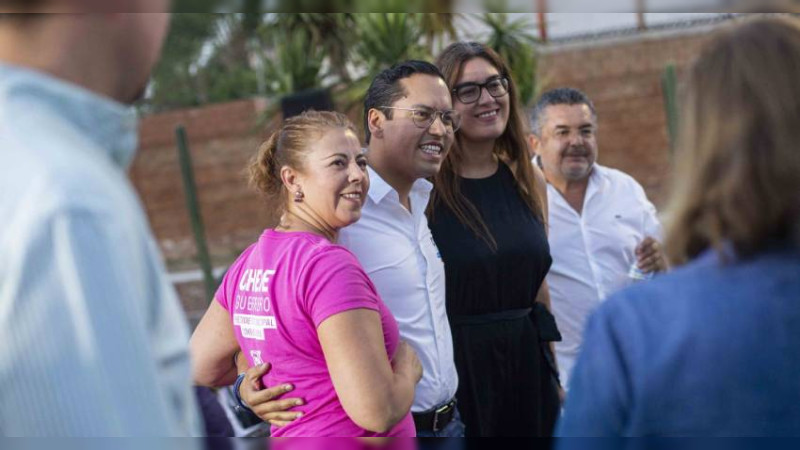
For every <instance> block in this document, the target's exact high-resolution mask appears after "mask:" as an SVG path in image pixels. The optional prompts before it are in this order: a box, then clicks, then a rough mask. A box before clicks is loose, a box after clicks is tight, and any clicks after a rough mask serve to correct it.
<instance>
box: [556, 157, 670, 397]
mask: <svg viewBox="0 0 800 450" xmlns="http://www.w3.org/2000/svg"><path fill="white" fill-rule="evenodd" d="M547 199H548V206H549V241H550V251H551V254H552V257H553V265H552V266H551V267H550V272H549V274H548V275H547V283H548V286H549V288H550V298H551V305H552V310H553V314H554V315H555V317H556V322H557V324H558V329H559V331H560V332H561V335H562V337H563V340H562V341H561V342H557V343H556V345H555V347H556V356H557V359H558V366H559V371H560V373H561V381H562V384H563V385H564V387H565V388H568V386H569V380H568V377H569V374H570V373H571V372H572V367H573V365H574V363H575V358H576V357H577V355H578V352H579V350H580V347H581V339H582V336H583V327H584V323H585V321H586V319H587V318H588V316H589V314H590V313H591V312H592V311H593V310H594V309H595V308H596V307H597V306H598V305H599V304H600V303H601V302H602V301H603V300H604V299H606V298H607V297H608V296H609V295H610V294H612V293H613V292H615V291H617V290H619V289H621V288H623V287H625V286H627V285H629V284H630V283H631V282H632V281H633V280H632V279H630V278H629V277H628V271H629V269H630V267H631V265H632V264H633V263H634V262H635V260H636V257H635V255H634V250H635V248H636V246H637V244H638V243H639V242H641V241H642V240H643V239H644V238H645V237H646V236H652V237H655V238H656V239H659V240H660V237H661V224H660V223H659V221H658V217H657V216H656V209H655V207H654V206H653V204H652V203H650V201H649V200H648V199H647V196H646V195H645V192H644V189H642V187H641V185H639V183H637V182H636V180H634V179H633V178H632V177H631V176H629V175H627V174H625V173H623V172H620V171H619V170H616V169H611V168H608V167H603V166H600V165H598V164H595V165H594V168H593V169H592V173H591V175H590V178H589V185H588V187H587V190H586V197H585V199H584V203H583V211H582V213H581V214H578V212H577V211H575V210H574V209H573V208H572V207H571V206H570V205H569V204H568V203H567V201H566V200H565V199H564V197H563V196H562V195H561V193H560V192H558V190H557V189H556V188H554V187H553V186H551V185H550V184H548V186H547Z"/></svg>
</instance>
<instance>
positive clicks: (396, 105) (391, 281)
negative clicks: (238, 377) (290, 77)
mask: <svg viewBox="0 0 800 450" xmlns="http://www.w3.org/2000/svg"><path fill="white" fill-rule="evenodd" d="M452 106H453V104H452V100H451V97H450V92H449V90H448V88H447V84H446V83H445V80H444V76H443V75H442V74H441V72H440V71H439V69H437V68H436V66H434V65H433V64H430V63H427V62H423V61H406V62H402V63H399V64H396V65H394V66H392V67H391V68H389V69H386V70H384V71H383V72H381V73H380V74H378V75H377V76H376V77H375V79H373V81H372V84H371V85H370V87H369V89H368V91H367V94H366V97H365V99H364V129H365V133H366V142H367V145H368V150H367V158H368V161H369V169H368V171H369V178H370V189H369V194H368V196H367V201H366V204H365V205H364V207H363V208H362V210H361V219H359V221H358V222H356V223H355V224H353V225H350V226H348V227H346V228H344V229H343V230H342V231H341V232H340V233H339V244H341V245H344V246H345V247H347V248H348V249H350V250H351V251H352V252H353V253H354V254H355V255H356V256H357V257H358V259H359V261H360V262H361V264H362V266H364V269H365V270H366V271H367V273H368V274H369V276H370V278H371V279H372V281H373V283H374V284H375V287H376V288H377V289H378V293H379V294H380V295H381V298H382V299H383V301H384V302H385V303H386V305H387V306H388V307H389V309H390V310H391V311H392V313H393V314H394V317H395V319H397V323H398V325H399V327H400V335H401V338H402V339H403V340H405V341H407V342H408V343H409V344H411V346H412V347H413V348H414V350H415V351H416V352H417V355H418V356H419V359H420V361H421V362H422V367H423V374H422V380H420V382H419V384H417V388H416V394H415V398H414V404H413V405H412V407H411V411H412V413H413V416H414V422H415V424H416V427H417V435H418V436H432V437H462V436H463V435H464V425H463V423H462V422H461V420H460V418H459V415H458V411H457V409H456V405H455V399H454V396H455V393H456V388H457V387H458V375H457V374H456V368H455V363H454V359H453V340H452V335H451V333H450V324H449V322H448V320H447V313H446V311H445V291H444V289H445V282H444V265H443V263H442V258H441V256H440V254H439V249H438V248H437V247H436V244H435V243H434V241H433V236H432V235H431V232H430V229H429V228H428V221H427V219H426V217H425V208H426V206H427V204H428V198H429V196H430V192H431V189H432V188H433V186H432V185H431V183H429V182H428V181H427V180H425V178H428V177H431V176H433V175H435V174H436V173H437V172H438V171H439V168H440V167H441V165H442V161H444V157H445V155H446V154H447V151H448V150H449V149H450V146H451V145H452V143H453V140H454V135H455V132H456V130H457V129H458V127H459V125H460V123H461V117H460V114H459V113H458V112H457V111H454V110H453V109H452ZM261 370H262V372H259V371H258V369H250V370H249V371H248V373H247V376H246V377H248V378H251V379H255V377H257V376H258V375H259V374H261V373H263V370H264V369H261ZM240 392H241V394H240V395H241V397H242V399H243V400H244V402H245V403H248V404H249V405H250V406H251V407H255V405H253V402H259V403H261V407H260V408H254V409H257V410H260V411H265V410H269V411H274V412H272V413H268V414H261V417H262V419H264V420H268V421H270V422H271V423H272V424H273V425H278V426H280V425H281V424H283V423H285V422H284V420H292V419H293V418H294V416H293V413H292V412H291V411H285V409H286V407H287V406H288V405H284V404H282V403H281V402H280V401H274V402H264V400H263V398H264V397H266V396H267V394H266V393H264V392H261V393H260V394H259V393H257V392H256V391H255V390H254V383H244V384H242V387H241V389H240ZM267 403H272V404H271V405H267ZM265 407H266V408H265ZM281 409H283V410H284V411H279V410H281ZM273 418H277V420H272V419H273Z"/></svg>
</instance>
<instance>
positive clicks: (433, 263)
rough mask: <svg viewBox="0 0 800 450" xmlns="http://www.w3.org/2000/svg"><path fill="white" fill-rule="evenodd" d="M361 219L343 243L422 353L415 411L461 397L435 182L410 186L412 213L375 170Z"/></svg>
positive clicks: (344, 233) (371, 172)
mask: <svg viewBox="0 0 800 450" xmlns="http://www.w3.org/2000/svg"><path fill="white" fill-rule="evenodd" d="M368 170H369V178H370V189H369V195H368V197H367V201H366V204H365V205H364V208H363V209H362V211H361V219H359V221H358V222H356V223H354V224H353V225H350V226H348V227H346V228H344V229H342V230H341V231H340V232H339V243H340V244H341V245H344V246H345V247H347V248H348V249H350V251H352V252H353V253H354V254H355V255H356V257H358V259H359V261H360V262H361V264H362V265H363V266H364V270H366V272H367V274H369V276H370V278H371V279H372V282H373V283H374V284H375V287H376V288H377V290H378V293H379V294H380V296H381V299H383V301H384V303H386V305H387V306H388V307H389V309H390V310H391V311H392V314H394V317H395V319H397V323H398V325H399V327H400V337H401V338H402V339H403V340H405V341H407V342H408V343H409V344H410V345H411V346H412V347H413V348H414V350H415V351H416V352H417V355H418V356H419V359H420V362H421V363H422V369H423V373H422V380H420V382H419V384H417V390H416V395H415V396H414V404H413V406H412V407H411V410H412V411H413V412H422V411H427V410H429V409H431V408H433V407H435V406H439V405H441V404H443V403H445V402H447V401H449V400H450V399H451V398H453V396H454V395H455V393H456V388H457V387H458V375H457V374H456V367H455V363H454V360H453V337H452V334H451V333H450V323H449V322H448V321H447V313H446V311H445V297H444V294H445V283H444V264H443V263H442V257H441V255H440V254H439V249H438V248H436V244H435V243H434V241H433V236H432V235H431V231H430V229H429V228H428V220H427V219H426V218H425V207H426V206H427V204H428V199H429V197H430V192H431V189H432V187H433V186H432V185H431V183H429V182H427V181H425V180H423V179H420V180H417V181H416V182H415V183H414V186H413V187H412V188H411V193H410V195H409V200H410V203H411V212H409V211H408V210H407V209H406V208H405V207H403V205H401V204H400V197H399V196H398V194H397V191H395V190H394V189H393V188H392V187H391V186H389V184H387V183H386V182H385V181H384V180H383V179H382V178H381V177H380V176H379V175H378V174H377V173H376V172H375V171H374V170H372V168H369V169H368Z"/></svg>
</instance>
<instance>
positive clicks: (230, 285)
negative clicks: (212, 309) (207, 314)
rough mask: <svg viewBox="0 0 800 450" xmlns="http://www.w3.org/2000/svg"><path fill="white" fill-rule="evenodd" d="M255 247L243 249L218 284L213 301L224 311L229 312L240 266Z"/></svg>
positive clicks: (240, 269)
mask: <svg viewBox="0 0 800 450" xmlns="http://www.w3.org/2000/svg"><path fill="white" fill-rule="evenodd" d="M255 245H256V244H253V245H251V246H250V247H247V249H245V251H243V252H242V254H241V255H239V257H238V258H236V261H234V262H233V264H231V265H230V267H228V270H227V271H225V276H224V277H222V282H220V284H219V287H218V288H217V292H216V293H215V294H214V299H216V300H217V302H219V304H220V305H221V306H222V307H223V308H225V310H226V311H230V310H231V303H230V299H231V298H232V297H233V295H234V290H235V289H236V281H237V280H238V279H239V275H241V271H242V266H243V265H244V263H245V262H246V261H247V258H248V256H249V255H250V253H252V252H253V248H254V247H255Z"/></svg>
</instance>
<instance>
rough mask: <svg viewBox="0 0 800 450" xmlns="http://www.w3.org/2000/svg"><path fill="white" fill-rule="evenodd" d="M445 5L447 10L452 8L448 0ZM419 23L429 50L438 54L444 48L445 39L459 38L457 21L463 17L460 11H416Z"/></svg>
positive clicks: (453, 39)
mask: <svg viewBox="0 0 800 450" xmlns="http://www.w3.org/2000/svg"><path fill="white" fill-rule="evenodd" d="M441 3H445V5H441V4H440V6H443V7H444V8H445V9H446V10H449V9H451V8H450V6H449V4H451V3H452V1H450V0H448V1H445V2H441ZM416 16H417V21H418V23H419V29H420V33H421V34H422V37H423V39H424V41H425V43H426V45H427V49H428V52H429V53H431V54H434V53H436V54H438V53H439V52H441V51H442V49H444V43H445V42H444V40H445V39H449V40H450V41H455V40H457V39H458V30H457V29H456V21H457V19H459V18H460V17H461V14H458V13H455V14H454V13H416Z"/></svg>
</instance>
